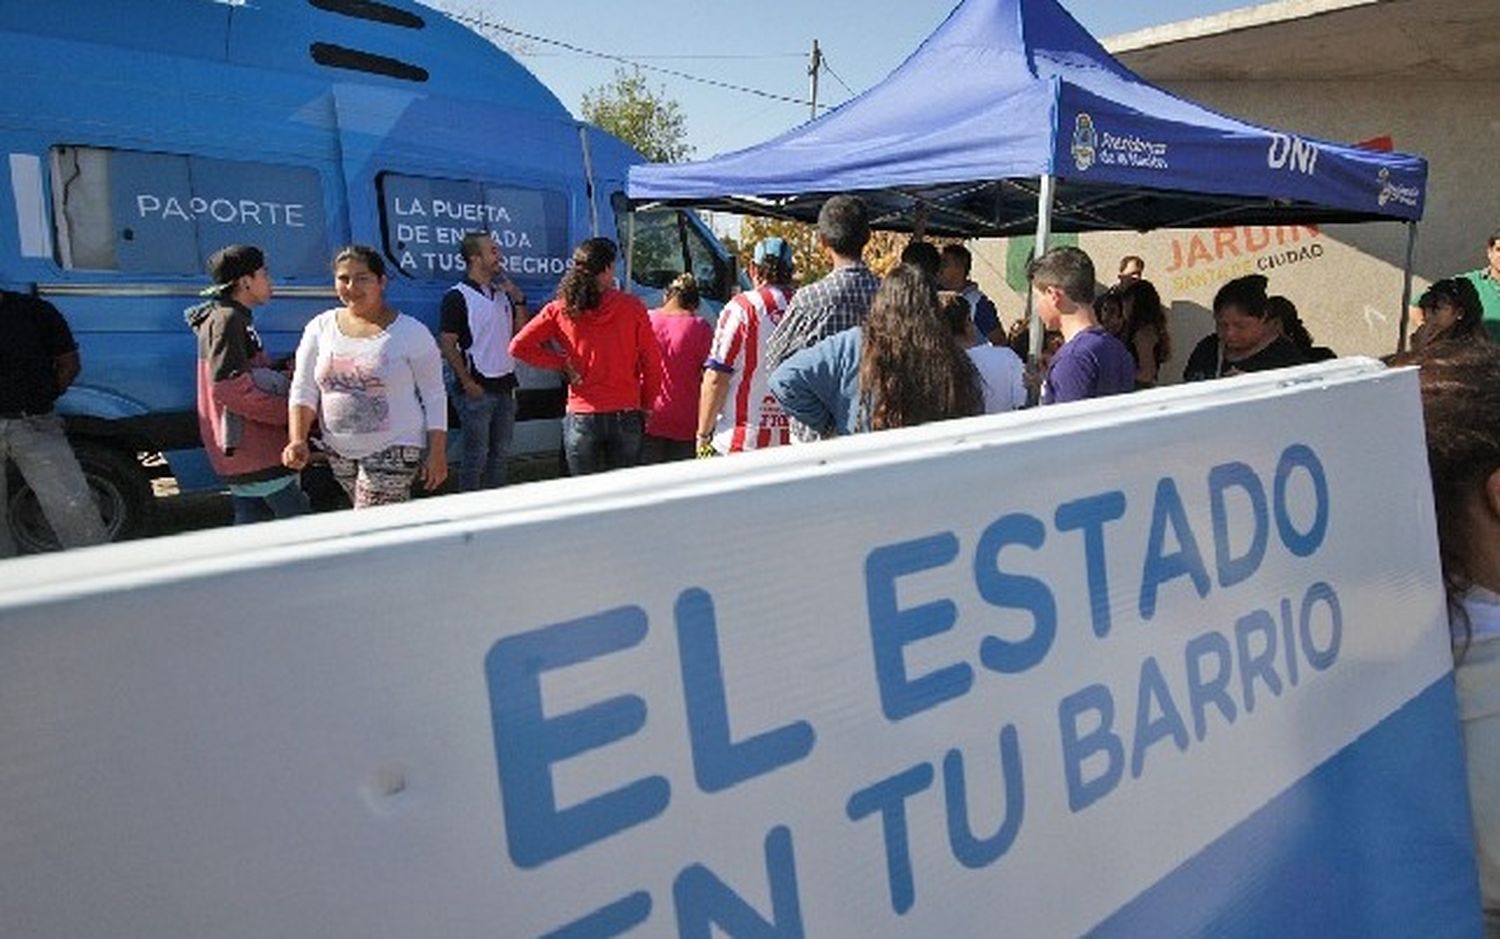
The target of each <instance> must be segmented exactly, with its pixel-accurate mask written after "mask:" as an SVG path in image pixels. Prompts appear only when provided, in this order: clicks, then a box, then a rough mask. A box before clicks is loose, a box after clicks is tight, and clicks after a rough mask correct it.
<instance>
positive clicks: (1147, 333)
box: [1113, 278, 1172, 388]
mask: <svg viewBox="0 0 1500 939" xmlns="http://www.w3.org/2000/svg"><path fill="white" fill-rule="evenodd" d="M1113 289H1114V290H1115V291H1116V292H1117V293H1118V294H1119V296H1120V312H1121V314H1122V316H1123V318H1124V327H1123V330H1122V334H1121V335H1120V341H1121V342H1123V343H1125V348H1126V349H1129V350H1130V356H1131V358H1133V359H1135V386H1136V387H1137V388H1153V387H1155V386H1156V382H1157V375H1158V373H1159V372H1160V371H1161V367H1162V365H1164V364H1166V363H1167V362H1168V361H1170V360H1171V358H1172V332H1171V330H1169V329H1168V328H1167V310H1166V307H1164V306H1163V305H1162V302H1161V294H1160V293H1158V292H1157V290H1156V285H1155V284H1153V283H1151V281H1149V280H1141V279H1139V278H1138V279H1136V280H1132V281H1127V282H1125V283H1122V284H1121V285H1119V286H1118V287H1115V288H1113Z"/></svg>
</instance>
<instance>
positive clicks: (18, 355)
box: [0, 291, 105, 558]
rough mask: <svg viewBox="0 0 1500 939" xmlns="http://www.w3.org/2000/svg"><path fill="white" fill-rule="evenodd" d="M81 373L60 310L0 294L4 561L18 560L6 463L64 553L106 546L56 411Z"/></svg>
mask: <svg viewBox="0 0 1500 939" xmlns="http://www.w3.org/2000/svg"><path fill="white" fill-rule="evenodd" d="M81 369H82V363H81V361H80V359H79V357H78V344H77V343H76V342H74V341H73V332H72V330H70V329H68V322H67V320H65V319H63V317H62V314H61V313H59V312H57V307H55V306H53V305H52V304H50V303H48V302H47V301H45V300H39V299H37V298H36V297H31V296H27V295H26V294H20V293H10V292H9V291H0V558H6V557H11V556H12V555H14V554H15V553H16V543H15V539H14V537H12V535H11V531H10V519H9V518H8V517H7V510H8V508H9V506H10V496H9V494H8V493H7V492H6V491H5V490H6V472H5V462H6V461H7V460H10V461H12V462H14V463H15V464H16V468H17V469H19V470H20V471H21V476H22V477H23V478H24V479H25V480H26V484H27V485H28V486H30V487H31V491H32V492H34V493H35V494H36V498H37V501H38V502H40V503H41V506H42V513H43V514H44V515H46V517H47V523H48V524H49V525H51V526H52V531H53V533H54V534H55V535H57V540H58V542H59V543H60V544H62V546H63V547H64V548H75V547H79V546H82V545H90V544H98V543H100V542H102V541H104V540H105V532H104V524H103V522H102V521H101V520H100V518H99V507H98V506H97V505H95V504H94V497H93V494H92V493H90V492H89V485H88V481H87V480H85V479H84V476H83V470H82V469H80V468H79V466H78V458H77V457H76V456H74V455H73V448H72V446H71V445H70V444H69V443H68V438H67V436H66V435H65V434H64V433H63V420H62V417H61V416H59V415H58V414H57V412H55V411H54V410H53V409H52V405H53V402H55V401H56V400H57V399H58V398H59V397H61V396H62V393H63V392H64V391H66V390H67V388H68V386H69V385H71V384H72V383H73V379H75V378H77V377H78V373H79V371H80V370H81Z"/></svg>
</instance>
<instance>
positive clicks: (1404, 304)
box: [1396, 222, 1417, 353]
mask: <svg viewBox="0 0 1500 939" xmlns="http://www.w3.org/2000/svg"><path fill="white" fill-rule="evenodd" d="M1416 252H1417V223H1416V222H1407V223H1406V272H1405V274H1404V276H1403V279H1402V281H1401V335H1400V336H1398V337H1397V338H1396V352H1397V353H1401V352H1405V351H1406V330H1407V328H1408V327H1410V326H1411V271H1412V261H1413V258H1414V257H1415V256H1416Z"/></svg>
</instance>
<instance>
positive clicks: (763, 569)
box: [0, 362, 1477, 937]
mask: <svg viewBox="0 0 1500 939" xmlns="http://www.w3.org/2000/svg"><path fill="white" fill-rule="evenodd" d="M1415 385H1416V382H1415V375H1414V373H1412V372H1390V371H1386V370H1384V369H1383V368H1381V367H1379V366H1378V365H1376V364H1374V363H1369V362H1353V363H1350V362H1345V363H1339V364H1334V365H1330V366H1326V367H1313V368H1308V369H1301V370H1296V371H1294V372H1285V373H1272V374H1269V375H1264V376H1259V377H1257V376H1247V377H1242V378H1237V379H1232V380H1226V381H1222V382H1217V383H1213V384H1211V385H1202V386H1197V387H1190V388H1177V389H1164V390H1159V391H1155V392H1149V393H1142V394H1136V395H1131V396H1128V397H1122V398H1112V399H1105V400H1102V401H1097V402H1091V403H1087V404H1083V405H1079V406H1061V407H1056V408H1049V409H1042V410H1040V411H1033V412H1027V413H1021V414H1014V415H1003V416H1000V417H994V418H981V419H975V420H970V421H961V422H951V423H947V424H943V425H938V426H929V427H925V428H918V429H915V430H911V431H903V432H890V433H883V434H875V435H869V436H866V437H862V438H858V439H850V440H843V441H838V442H834V443H830V444H824V445H819V446H814V447H801V448H783V449H782V450H780V451H770V452H767V453H763V454H751V455H746V456H743V457H735V458H725V459H723V460H719V461H714V462H713V463H712V464H703V463H696V464H688V465H676V466H668V467H656V468H650V469H642V470H636V471H629V472H620V473H616V474H612V475H609V476H602V477H593V478H588V479H580V480H559V481H556V482H551V483H543V484H537V485H530V486H525V487H520V488H517V489H513V490H509V491H501V492H496V493H488V494H478V495H473V496H461V497H452V498H444V499H438V500H429V501H425V502H421V503H417V504H412V505H408V506H402V507H398V508H394V509H390V510H376V511H370V512H367V513H359V514H344V515H340V516H331V517H320V518H312V519H304V520H297V521H295V522H290V523H284V524H283V523H276V524H271V525H264V526H259V527H256V528H252V529H238V530H224V531H218V532H208V533H202V534H198V535H190V536H184V537H178V538H170V539H164V540H161V541H155V542H150V543H139V544H131V545H121V546H115V547H110V548H105V549H98V550H91V551H84V552H77V553H73V554H68V555H60V556H54V557H43V558H34V559H23V560H19V561H15V562H8V563H6V564H3V565H0V741H3V742H4V746H3V749H0V781H3V784H0V856H3V857H4V858H5V859H6V860H5V862H4V864H3V868H4V875H3V876H0V933H4V934H5V935H17V936H19V935H26V936H40V937H53V936H56V937H63V936H78V935H99V934H108V935H113V936H152V937H166V936H184V937H188V936H194V937H196V936H208V935H213V936H246V937H248V936H270V935H285V936H293V935H305V936H311V935H317V936H351V937H354V936H359V937H368V936H412V935H431V936H536V935H547V934H558V935H571V936H606V935H617V934H624V933H630V934H632V935H642V936H657V935H671V934H676V935H682V936H693V937H708V936H710V935H728V936H735V937H750V936H788V937H789V936H804V935H805V936H816V937H825V936H839V937H842V936H849V937H863V936H884V935H911V936H970V935H990V934H1000V933H1005V934H1012V935H1025V936H1044V935H1070V934H1077V933H1080V932H1083V931H1086V930H1089V929H1092V928H1096V927H1098V928H1102V930H1103V931H1106V932H1108V931H1127V932H1128V931H1132V930H1133V929H1136V928H1138V927H1140V925H1141V924H1142V923H1150V924H1152V925H1153V931H1154V932H1155V933H1156V934H1169V933H1179V932H1193V931H1200V930H1214V931H1225V930H1228V931H1231V932H1233V931H1240V932H1245V933H1255V932H1257V931H1264V929H1265V928H1269V927H1268V924H1271V923H1285V922H1287V921H1286V920H1283V919H1278V918H1277V917H1278V916H1283V915H1285V916H1297V917H1301V918H1300V919H1296V920H1294V921H1292V922H1294V923H1296V924H1299V925H1300V926H1306V927H1308V931H1314V927H1315V926H1316V925H1317V924H1318V923H1319V922H1321V920H1319V919H1318V914H1317V913H1316V912H1315V911H1316V909H1317V907H1318V903H1317V901H1316V898H1317V897H1318V896H1323V897H1332V896H1335V895H1338V892H1339V891H1340V890H1345V891H1347V892H1349V893H1350V895H1352V896H1363V895H1364V893H1363V892H1364V891H1368V892H1369V904H1370V905H1369V910H1371V911H1376V912H1379V913H1380V916H1379V922H1377V923H1375V924H1374V927H1373V929H1374V931H1375V932H1380V931H1382V929H1390V930H1397V931H1401V930H1407V929H1408V928H1409V927H1410V928H1416V927H1423V928H1422V930H1421V931H1423V932H1424V933H1425V934H1429V935H1431V934H1435V933H1436V932H1440V931H1441V930H1442V929H1443V928H1448V929H1450V930H1454V931H1457V932H1458V933H1459V934H1462V932H1463V929H1464V928H1470V927H1472V928H1477V899H1476V897H1477V894H1473V893H1472V890H1471V891H1470V892H1468V893H1466V892H1465V889H1466V888H1465V887H1464V885H1465V884H1466V883H1468V882H1470V881H1472V879H1473V876H1474V875H1473V869H1472V846H1471V845H1469V844H1468V843H1467V841H1466V840H1465V839H1466V838H1467V834H1466V832H1458V833H1455V831H1454V828H1455V825H1454V824H1452V821H1453V819H1455V818H1466V814H1464V813H1466V811H1467V808H1466V806H1463V805H1461V802H1462V782H1461V779H1462V772H1461V764H1459V763H1457V762H1456V761H1457V760H1458V759H1459V755H1458V749H1457V747H1458V744H1457V731H1456V725H1454V726H1449V722H1455V721H1456V718H1455V717H1454V715H1453V702H1452V692H1451V688H1449V687H1447V683H1448V682H1450V680H1451V679H1450V677H1449V674H1450V670H1451V656H1450V653H1449V650H1448V646H1447V629H1446V625H1445V620H1444V608H1443V600H1442V591H1441V587H1440V580H1439V575H1438V566H1437V550H1436V541H1435V536H1434V526H1433V518H1432V507H1431V497H1430V490H1429V484H1428V482H1427V476H1426V464H1425V452H1424V448H1423V442H1422V426H1421V414H1420V407H1419V402H1418V399H1417V394H1416V387H1415ZM1445 695H1446V697H1445ZM1380 734H1392V735H1404V736H1403V737H1402V739H1403V740H1405V739H1407V738H1410V741H1411V746H1412V747H1413V749H1412V750H1411V751H1410V753H1411V754H1412V755H1413V757H1414V758H1415V759H1414V760H1413V761H1407V762H1404V763H1402V764H1401V768H1400V769H1399V770H1398V771H1397V772H1398V773H1401V774H1407V775H1409V776H1410V777H1411V779H1410V782H1411V784H1412V787H1413V789H1414V790H1415V791H1416V792H1418V793H1420V798H1421V801H1420V803H1416V804H1412V803H1411V802H1410V800H1411V799H1413V798H1414V796H1412V795H1411V793H1410V792H1408V791H1407V790H1404V789H1401V788H1400V787H1397V786H1393V785H1392V784H1391V779H1390V778H1384V779H1382V780H1381V784H1380V787H1379V788H1378V789H1376V788H1374V787H1372V786H1371V785H1370V778H1369V772H1370V771H1368V770H1367V769H1364V768H1362V767H1365V766H1366V762H1363V761H1368V760H1374V759H1377V758H1379V757H1378V754H1377V753H1376V752H1375V749H1376V748H1374V747H1373V743H1374V742H1376V741H1377V735H1380ZM1379 739H1380V740H1383V739H1384V738H1379ZM1361 740H1364V741H1367V742H1370V743H1371V746H1365V747H1363V748H1362V745H1361V743H1360V741H1361ZM1424 748H1425V749H1424ZM1378 749H1379V751H1380V753H1385V752H1387V751H1388V750H1389V748H1388V747H1386V746H1384V745H1383V744H1382V745H1381V746H1380V747H1379V748H1378ZM1421 754H1425V756H1422V755H1421ZM1413 762H1414V763H1415V765H1409V764H1411V763H1413ZM1320 767H1324V769H1323V770H1320V769H1319V768H1320ZM1328 767H1332V768H1333V769H1328ZM1455 767H1460V768H1458V769H1455ZM1334 770H1337V774H1336V775H1330V774H1333V773H1334ZM1454 773H1456V774H1457V779H1456V780H1454V779H1449V778H1448V775H1449V774H1454ZM1367 790H1368V791H1367ZM1367 798H1368V799H1376V800H1379V799H1393V800H1400V799H1407V800H1408V803H1406V804H1398V805H1396V806H1395V808H1394V809H1393V808H1392V807H1391V806H1389V805H1386V804H1384V803H1366V802H1363V801H1359V800H1362V799H1367ZM1288 800H1293V801H1288ZM1355 804H1359V805H1366V804H1370V805H1372V806H1375V807H1374V808H1372V809H1371V811H1370V814H1369V817H1361V818H1360V819H1359V820H1358V824H1356V825H1350V824H1346V819H1345V817H1344V816H1342V815H1340V814H1338V811H1335V810H1334V809H1333V808H1332V807H1333V806H1345V807H1347V806H1350V805H1355ZM1340 811H1342V810H1340ZM1444 826H1447V827H1444ZM1362 828H1364V829H1367V830H1356V829H1362ZM1236 838H1244V839H1245V842H1246V843H1247V844H1249V845H1250V847H1249V848H1245V849H1243V850H1242V849H1241V848H1240V847H1239V844H1240V842H1239V841H1236V840H1234V839H1236ZM1350 839H1370V841H1369V843H1370V844H1376V845H1384V846H1387V847H1389V845H1391V844H1393V843H1404V841H1403V839H1407V840H1410V841H1412V842H1413V843H1420V844H1422V845H1423V852H1425V853H1422V852H1417V853H1416V855H1415V857H1414V855H1413V853H1412V852H1404V853H1403V852H1399V851H1398V852H1395V853H1394V854H1393V855H1390V856H1388V854H1389V852H1387V854H1382V853H1380V852H1379V851H1374V850H1373V849H1372V850H1371V851H1366V850H1365V848H1364V846H1363V845H1364V842H1361V841H1351V840H1350ZM1325 846H1326V848H1327V851H1328V852H1330V853H1328V854H1326V857H1325V854H1324V853H1323V852H1324V850H1325ZM1351 851H1352V852H1355V853H1356V854H1358V855H1359V856H1361V857H1363V858H1365V859H1366V861H1367V863H1366V864H1365V865H1364V869H1360V870H1355V869H1345V867H1346V866H1347V867H1349V868H1354V867H1359V866H1360V865H1343V864H1341V863H1339V862H1338V860H1337V859H1338V857H1340V856H1341V855H1340V854H1339V853H1338V852H1351ZM1278 852H1279V853H1278ZM1325 860H1326V861H1327V864H1326V867H1327V871H1326V872H1325V873H1327V878H1328V879H1327V881H1326V882H1324V881H1318V882H1311V881H1309V882H1302V881H1301V880H1298V879H1297V878H1295V877H1293V876H1292V875H1293V873H1294V872H1295V871H1298V870H1304V869H1305V868H1299V867H1297V865H1298V864H1304V865H1305V864H1312V865H1314V866H1317V865H1322V864H1324V861H1325ZM1466 864H1467V865H1468V866H1467V868H1466V867H1465V865H1466ZM1403 865H1405V866H1403ZM1278 877H1281V878H1284V879H1285V882H1282V881H1281V880H1278V879H1277V878H1278ZM1361 878H1362V879H1361ZM1465 878H1468V880H1467V881H1466V880H1465ZM1205 883H1206V884H1209V885H1211V886H1210V887H1204V886H1202V885H1203V884H1205ZM1341 884H1342V886H1341ZM1454 884H1456V885H1458V886H1457V887H1456V888H1455V889H1456V890H1457V893H1456V894H1455V895H1445V896H1439V895H1436V894H1435V893H1433V890H1434V889H1435V886H1434V885H1454ZM1190 885H1193V886H1190ZM1370 885H1379V888H1380V890H1379V891H1374V890H1370ZM1257 890H1259V891H1263V892H1264V896H1265V897H1268V898H1279V899H1275V900H1274V902H1273V900H1272V899H1258V897H1260V896H1261V894H1255V893H1254V891H1257ZM1170 891H1176V893H1173V894H1171V896H1172V897H1173V900H1172V903H1171V910H1172V917H1173V918H1172V919H1171V920H1156V919H1153V917H1156V916H1157V915H1158V913H1157V911H1156V908H1155V907H1154V906H1153V903H1154V902H1156V901H1155V899H1154V898H1157V897H1166V896H1167V895H1168V892H1170ZM1377 895H1378V899H1377ZM1184 897H1186V898H1187V899H1184ZM1247 898H1249V899H1247ZM1309 898H1312V899H1309ZM1471 900H1472V902H1473V903H1474V904H1475V905H1474V909H1473V910H1472V911H1468V910H1465V909H1464V906H1463V904H1464V903H1465V902H1468V901H1471ZM1282 901H1284V902H1285V904H1287V905H1288V906H1287V910H1290V911H1291V912H1287V911H1281V912H1277V911H1276V910H1273V909H1272V907H1273V906H1274V907H1277V909H1279V908H1280V904H1281V903H1282ZM1302 911H1305V912H1302ZM1325 912H1326V911H1325ZM1328 915H1337V916H1340V917H1344V919H1342V920H1340V921H1341V922H1343V923H1344V924H1345V925H1346V926H1347V925H1351V922H1350V921H1349V920H1348V919H1347V917H1348V915H1349V914H1348V913H1347V912H1346V911H1342V910H1338V911H1334V912H1332V913H1329V914H1328ZM1126 917H1135V918H1134V919H1128V918H1126ZM1262 917H1263V918H1262ZM1465 917H1468V918H1467V919H1466V918H1465ZM1454 922H1459V923H1460V926H1457V927H1455V926H1453V925H1452V924H1453V923H1454ZM1442 924H1448V925H1447V926H1446V927H1445V926H1443V925H1442ZM713 926H717V927H718V929H719V930H720V931H719V932H715V931H714V929H713V928H712V927H713ZM1429 926H1431V927H1434V928H1433V929H1427V928H1425V927H1429ZM1292 928H1293V929H1294V931H1301V930H1300V928H1298V926H1293V927H1292Z"/></svg>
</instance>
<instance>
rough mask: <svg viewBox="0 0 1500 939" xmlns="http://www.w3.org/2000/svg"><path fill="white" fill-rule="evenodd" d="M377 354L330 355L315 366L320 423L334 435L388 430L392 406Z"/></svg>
mask: <svg viewBox="0 0 1500 939" xmlns="http://www.w3.org/2000/svg"><path fill="white" fill-rule="evenodd" d="M380 365H381V362H380V357H379V356H355V355H330V356H329V357H328V358H327V359H325V360H323V361H322V362H320V363H319V365H318V376H317V377H318V387H319V389H321V391H322V395H323V415H322V417H323V423H324V424H326V425H327V427H328V429H329V430H330V431H332V432H333V433H336V434H373V433H379V432H381V431H386V430H389V429H390V426H391V405H390V400H389V398H388V397H387V395H386V387H385V381H384V380H382V379H381V377H380V371H381V368H380Z"/></svg>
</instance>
